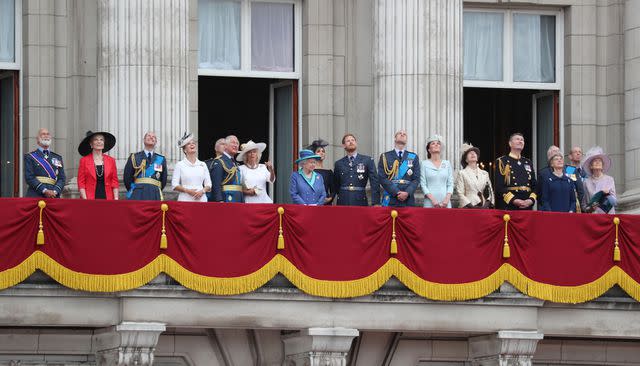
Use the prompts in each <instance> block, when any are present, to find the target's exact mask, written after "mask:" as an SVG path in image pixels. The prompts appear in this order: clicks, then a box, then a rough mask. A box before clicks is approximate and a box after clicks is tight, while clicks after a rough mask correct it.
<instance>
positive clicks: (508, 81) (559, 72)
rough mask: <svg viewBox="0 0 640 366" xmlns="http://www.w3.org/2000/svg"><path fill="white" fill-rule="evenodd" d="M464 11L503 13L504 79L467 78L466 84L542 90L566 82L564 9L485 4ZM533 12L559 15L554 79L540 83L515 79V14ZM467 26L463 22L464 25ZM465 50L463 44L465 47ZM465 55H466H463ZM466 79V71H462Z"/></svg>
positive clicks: (464, 81) (535, 13) (556, 32)
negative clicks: (508, 7) (503, 6)
mask: <svg viewBox="0 0 640 366" xmlns="http://www.w3.org/2000/svg"><path fill="white" fill-rule="evenodd" d="M463 11H464V12H476V13H502V14H503V15H504V21H503V30H502V33H503V34H502V37H503V38H502V42H503V47H502V50H503V54H502V80H500V81H491V80H464V79H463V86H464V87H475V88H503V89H539V90H561V89H562V85H563V82H564V63H563V60H564V16H563V11H562V9H557V10H555V9H553V10H538V9H526V8H523V9H495V8H483V7H465V8H464V9H463ZM514 14H533V15H553V16H555V17H556V23H555V25H556V29H555V51H556V52H555V70H556V73H555V76H556V77H555V82H554V83H539V82H527V81H514V80H513V70H514V61H513V58H514V53H513V15H514ZM463 27H464V24H463ZM463 42H464V39H463ZM463 49H464V46H463ZM463 57H464V55H463ZM463 78H464V72H463Z"/></svg>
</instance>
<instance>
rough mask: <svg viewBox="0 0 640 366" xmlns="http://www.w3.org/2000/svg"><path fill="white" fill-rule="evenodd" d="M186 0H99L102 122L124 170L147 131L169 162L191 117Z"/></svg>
mask: <svg viewBox="0 0 640 366" xmlns="http://www.w3.org/2000/svg"><path fill="white" fill-rule="evenodd" d="M189 3H191V1H185V0H157V1H155V0H154V1H149V0H99V3H98V19H99V22H100V24H99V28H98V124H97V126H96V128H97V129H100V130H105V131H108V132H111V133H113V134H114V135H115V136H116V138H117V139H118V141H117V144H116V147H115V148H114V150H112V152H111V153H110V155H112V156H114V157H115V158H116V159H117V160H118V162H119V166H120V165H122V164H123V162H124V160H125V159H127V157H128V155H129V153H131V152H134V151H139V150H141V149H142V137H143V135H144V133H145V132H146V131H147V130H153V131H155V132H156V134H157V135H158V142H159V146H158V150H159V152H160V153H162V154H164V155H165V156H166V157H167V159H169V161H175V160H176V159H179V158H181V156H180V152H179V149H178V148H177V147H176V144H177V141H178V139H179V138H180V136H182V133H183V132H184V131H185V130H186V129H187V123H188V115H189V98H188V91H189V75H188V65H189V63H188V60H189V58H188V56H189V52H188V49H189V46H188V43H189V42H188V38H189V19H188V17H187V16H188V7H189Z"/></svg>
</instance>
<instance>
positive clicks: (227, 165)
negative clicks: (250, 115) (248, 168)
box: [210, 135, 244, 202]
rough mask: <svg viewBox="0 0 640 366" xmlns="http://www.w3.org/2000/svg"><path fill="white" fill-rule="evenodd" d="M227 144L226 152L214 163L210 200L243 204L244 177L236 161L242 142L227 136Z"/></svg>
mask: <svg viewBox="0 0 640 366" xmlns="http://www.w3.org/2000/svg"><path fill="white" fill-rule="evenodd" d="M225 142H226V145H225V147H224V152H223V153H222V155H220V156H218V157H217V158H215V160H214V161H213V169H211V182H212V184H213V188H212V194H211V198H210V200H211V201H212V202H243V201H244V196H243V194H242V177H241V175H240V169H238V165H237V164H236V160H235V156H236V154H238V146H239V145H240V142H239V141H238V138H237V137H235V136H233V135H229V136H227V138H226V139H225Z"/></svg>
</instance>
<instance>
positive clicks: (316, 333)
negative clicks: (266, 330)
mask: <svg viewBox="0 0 640 366" xmlns="http://www.w3.org/2000/svg"><path fill="white" fill-rule="evenodd" d="M358 334H359V332H358V330H357V329H349V328H309V329H304V330H301V331H300V332H298V333H294V334H290V335H287V336H284V337H283V338H282V341H283V342H284V355H285V363H284V364H285V365H286V366H346V365H347V354H348V353H349V349H351V343H352V341H353V339H354V338H355V337H357V336H358Z"/></svg>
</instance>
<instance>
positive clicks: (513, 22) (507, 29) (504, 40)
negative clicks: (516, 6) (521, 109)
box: [463, 9, 563, 90]
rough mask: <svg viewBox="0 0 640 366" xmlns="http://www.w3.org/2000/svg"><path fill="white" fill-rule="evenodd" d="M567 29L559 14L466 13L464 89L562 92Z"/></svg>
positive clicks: (484, 11)
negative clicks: (563, 41)
mask: <svg viewBox="0 0 640 366" xmlns="http://www.w3.org/2000/svg"><path fill="white" fill-rule="evenodd" d="M562 27H563V18H562V16H561V13H560V12H555V11H524V10H494V9H465V11H464V32H463V33H464V54H463V59H464V85H465V86H472V87H473V86H476V87H500V88H518V89H556V90H557V89H560V85H561V83H562V80H561V79H562V55H563V52H562V47H561V46H562V41H561V40H562V31H563V30H562Z"/></svg>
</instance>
